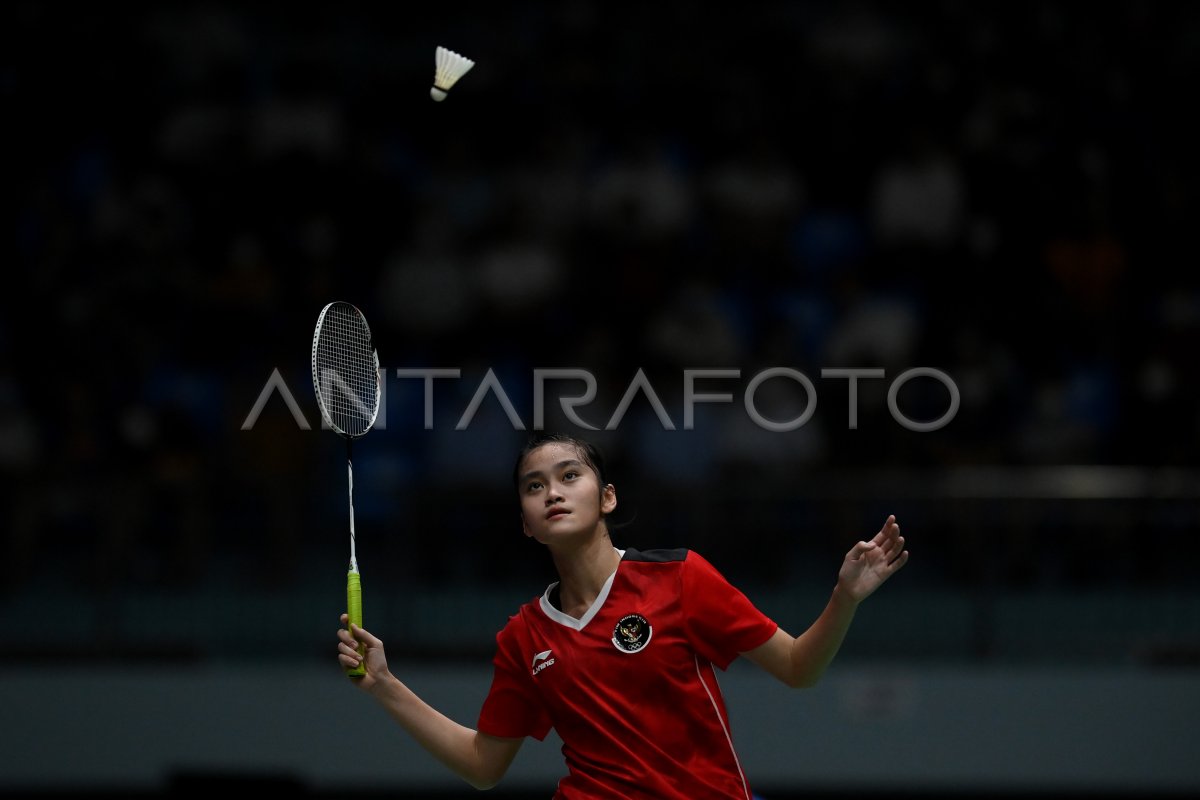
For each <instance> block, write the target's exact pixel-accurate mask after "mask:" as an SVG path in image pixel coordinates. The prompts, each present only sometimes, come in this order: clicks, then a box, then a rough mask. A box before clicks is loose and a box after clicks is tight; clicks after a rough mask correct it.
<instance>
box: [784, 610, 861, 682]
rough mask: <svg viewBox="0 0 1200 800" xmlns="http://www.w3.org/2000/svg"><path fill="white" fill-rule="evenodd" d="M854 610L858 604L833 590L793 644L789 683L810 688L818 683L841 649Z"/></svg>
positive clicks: (852, 619) (852, 618)
mask: <svg viewBox="0 0 1200 800" xmlns="http://www.w3.org/2000/svg"><path fill="white" fill-rule="evenodd" d="M857 610H858V603H857V602H856V601H854V600H852V599H850V598H849V597H847V596H846V595H845V593H844V592H843V591H842V590H841V589H840V588H838V587H835V588H834V590H833V594H832V595H831V596H830V598H829V602H828V603H827V604H826V606H825V610H824V611H822V612H821V616H819V617H817V620H816V621H815V622H814V623H813V624H812V625H810V626H809V628H808V630H806V631H805V632H804V633H802V634H800V635H799V636H797V637H796V641H795V642H793V643H792V653H791V656H792V678H793V679H792V680H791V681H789V683H791V684H792V685H793V686H813V685H815V684H816V683H817V681H818V680H820V678H821V676H822V675H823V674H825V669H826V668H827V667H828V666H829V664H830V662H832V661H833V658H834V656H836V655H837V653H838V650H839V649H841V646H842V641H843V640H844V639H845V638H846V632H847V631H849V630H850V623H851V622H853V621H854V613H855V611H857Z"/></svg>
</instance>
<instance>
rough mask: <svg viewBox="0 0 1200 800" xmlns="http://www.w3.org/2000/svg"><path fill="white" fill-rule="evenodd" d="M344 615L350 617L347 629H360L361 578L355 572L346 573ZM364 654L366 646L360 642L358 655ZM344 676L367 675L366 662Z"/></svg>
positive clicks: (350, 669)
mask: <svg viewBox="0 0 1200 800" xmlns="http://www.w3.org/2000/svg"><path fill="white" fill-rule="evenodd" d="M346 614H347V615H348V616H349V617H350V621H349V622H348V623H347V628H349V626H350V625H357V626H358V627H360V628H361V627H362V619H363V616H362V576H360V575H359V574H358V573H357V572H348V573H346ZM366 653H367V648H366V646H365V645H364V644H363V643H362V642H359V643H358V654H359V655H360V656H364V657H365V656H366ZM346 674H347V675H349V676H350V677H351V678H361V677H362V676H363V675H366V674H367V668H366V662H365V661H364V662H363V663H360V664H359V665H358V666H357V667H351V668H349V669H347V670H346Z"/></svg>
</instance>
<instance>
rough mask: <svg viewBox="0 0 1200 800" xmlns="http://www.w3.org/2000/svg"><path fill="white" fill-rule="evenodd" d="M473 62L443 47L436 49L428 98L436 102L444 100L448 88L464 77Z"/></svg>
mask: <svg viewBox="0 0 1200 800" xmlns="http://www.w3.org/2000/svg"><path fill="white" fill-rule="evenodd" d="M473 66H475V62H474V61H472V60H471V59H469V58H467V57H466V56H463V55H460V54H459V53H456V52H454V51H453V50H448V49H447V48H445V47H438V48H437V51H436V53H435V54H434V67H435V69H434V73H433V88H431V89H430V90H429V96H430V97H432V98H433V99H434V100H436V101H437V102H439V103H440V102H442V101H443V100H445V99H446V95H447V93H448V92H449V91H450V87H452V86H453V85H454V84H456V83H458V79H459V78H461V77H462V76H463V75H466V74H467V72H469V71H470V69H471V67H473Z"/></svg>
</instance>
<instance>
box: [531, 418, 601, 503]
mask: <svg viewBox="0 0 1200 800" xmlns="http://www.w3.org/2000/svg"><path fill="white" fill-rule="evenodd" d="M548 444H566V445H570V446H571V447H574V448H575V450H576V451H577V452H578V453H579V459H580V460H581V461H583V463H584V464H587V465H588V466H589V467H591V468H592V471H593V472H595V473H596V478H597V479H598V480H599V481H600V489H601V490H603V489H604V487H605V486H607V485H608V478H607V477H606V476H605V474H604V454H603V453H601V452H600V448H598V447H596V445H594V444H592V443H591V442H588V441H585V440H583V439H580V438H579V437H577V436H570V435H568V434H565V433H539V434H535V435H533V436H531V437H530V438H529V441H527V442H526V443H525V446H524V447H522V448H521V452H520V453H519V454H518V455H517V463H516V464H514V465H513V487H514V488H516V490H517V492H518V493H520V491H521V464H522V463H523V462H524V461H525V457H526V456H528V455H529V454H530V453H532V452H533V451H534V450H537V449H538V448H539V447H542V446H544V445H548Z"/></svg>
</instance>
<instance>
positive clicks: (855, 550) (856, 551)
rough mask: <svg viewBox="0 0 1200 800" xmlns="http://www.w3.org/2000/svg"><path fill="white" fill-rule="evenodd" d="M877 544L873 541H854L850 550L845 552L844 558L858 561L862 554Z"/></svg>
mask: <svg viewBox="0 0 1200 800" xmlns="http://www.w3.org/2000/svg"><path fill="white" fill-rule="evenodd" d="M877 546H878V545H876V544H875V542H874V541H870V542H856V543H855V545H854V547H851V548H850V552H849V553H847V554H846V558H848V559H850V560H851V561H858V560H859V559H860V558H862V557H863V554H864V553H866V552H867V551H869V550H874V549H875V548H876V547H877Z"/></svg>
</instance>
